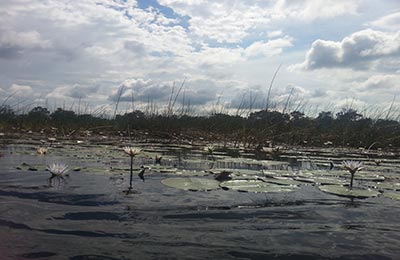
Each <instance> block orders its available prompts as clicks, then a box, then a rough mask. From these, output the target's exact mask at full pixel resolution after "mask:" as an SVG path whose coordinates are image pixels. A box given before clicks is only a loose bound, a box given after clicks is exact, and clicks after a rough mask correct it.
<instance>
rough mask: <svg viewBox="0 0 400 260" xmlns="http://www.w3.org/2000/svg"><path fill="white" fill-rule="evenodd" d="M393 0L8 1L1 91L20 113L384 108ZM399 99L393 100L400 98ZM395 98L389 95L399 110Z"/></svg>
mask: <svg viewBox="0 0 400 260" xmlns="http://www.w3.org/2000/svg"><path fill="white" fill-rule="evenodd" d="M399 56H400V2H399V1H398V0H381V1H378V0H369V1H364V0H304V1H296V0H277V1H262V0H248V1H239V0H220V1H207V0H150V1H145V0H137V1H136V0H126V1H123V0H114V1H111V0H81V1H66V0H45V1H39V0H5V1H1V2H0V71H1V73H0V99H1V100H2V101H5V100H7V104H9V105H14V106H15V105H16V104H18V107H19V108H21V111H22V110H25V111H26V110H28V111H29V109H31V108H32V106H36V105H42V106H43V105H46V106H49V108H50V109H54V108H56V107H57V106H61V105H63V104H71V105H73V104H76V103H77V102H78V101H79V102H81V103H82V102H84V103H85V104H87V106H88V108H89V110H90V111H96V110H98V109H102V110H105V111H107V110H109V111H112V109H113V107H114V100H115V97H116V95H117V94H118V93H119V92H118V90H122V97H121V100H122V103H121V105H120V108H121V111H120V112H121V113H123V112H125V111H126V109H131V106H132V98H133V99H134V100H135V107H136V108H141V107H142V108H143V107H146V105H147V102H148V101H149V100H151V101H152V102H154V103H156V104H157V106H158V108H159V110H160V111H162V110H163V109H164V107H165V105H166V104H167V103H168V99H169V96H170V93H171V90H172V88H173V86H174V84H175V86H179V85H180V84H181V82H182V81H183V80H185V79H186V81H185V86H184V88H183V91H182V93H181V94H183V93H185V99H183V98H182V99H181V98H179V99H178V103H179V102H182V100H185V101H186V103H189V102H190V104H191V106H192V107H193V109H195V111H198V113H203V112H206V113H207V112H210V111H211V108H212V109H215V108H216V107H218V108H223V109H225V111H231V112H235V111H237V108H238V107H243V104H244V106H247V105H249V103H254V104H253V105H252V107H253V108H262V107H264V106H265V104H264V103H263V102H265V96H266V93H267V88H268V85H269V82H270V80H271V78H272V76H273V74H274V72H275V70H276V69H277V67H278V66H279V65H280V64H282V67H281V69H280V70H279V73H278V75H277V78H276V81H275V83H274V86H273V89H272V97H271V98H272V103H273V106H274V108H276V109H278V110H279V109H282V108H283V106H284V105H285V104H286V103H287V100H288V98H289V96H290V93H292V95H291V96H290V102H289V103H290V104H291V107H290V109H292V110H293V109H296V108H297V109H301V110H303V111H304V112H307V113H309V114H312V113H313V111H314V113H315V111H318V110H328V109H329V110H335V111H338V110H340V109H341V108H342V107H349V106H352V107H354V108H357V109H358V110H360V111H365V112H366V113H371V114H372V113H373V112H372V111H376V110H377V109H378V110H379V111H385V109H388V107H389V106H390V104H391V102H392V100H393V98H394V97H397V96H398V95H399V94H400V86H399V83H398V82H400V75H399V73H400V71H399V70H400V69H399V68H400V61H399V60H400V59H399ZM396 100H397V101H396ZM398 102H400V97H398V98H395V106H394V107H395V109H399V108H398V104H399V103H398Z"/></svg>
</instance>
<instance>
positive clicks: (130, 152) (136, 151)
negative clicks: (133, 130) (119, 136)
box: [123, 146, 142, 157]
mask: <svg viewBox="0 0 400 260" xmlns="http://www.w3.org/2000/svg"><path fill="white" fill-rule="evenodd" d="M123 150H124V152H125V153H126V154H128V155H129V156H131V157H134V156H135V155H138V154H140V152H141V151H142V150H141V149H139V148H133V147H130V146H126V147H124V148H123Z"/></svg>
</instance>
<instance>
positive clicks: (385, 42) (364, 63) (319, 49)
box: [299, 29, 400, 70]
mask: <svg viewBox="0 0 400 260" xmlns="http://www.w3.org/2000/svg"><path fill="white" fill-rule="evenodd" d="M398 55H400V32H396V33H391V32H382V31H375V30H371V29H367V30H362V31H358V32H355V33H353V34H351V35H350V36H348V37H345V38H344V39H343V40H342V41H340V42H335V41H325V40H316V41H314V42H313V44H312V45H311V49H310V50H309V51H308V52H307V54H306V59H305V61H304V62H303V63H302V64H300V65H299V67H301V68H303V69H307V70H313V69H320V68H334V67H350V68H353V69H370V68H372V67H373V66H377V65H379V62H381V61H382V60H384V59H386V58H391V57H397V56H398ZM377 63H378V64H377Z"/></svg>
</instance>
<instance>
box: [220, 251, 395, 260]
mask: <svg viewBox="0 0 400 260" xmlns="http://www.w3.org/2000/svg"><path fill="white" fill-rule="evenodd" d="M228 254H229V255H230V256H233V257H235V258H236V259H243V260H244V259H246V260H392V258H390V257H387V256H382V255H375V254H369V255H344V256H334V257H327V256H322V255H315V254H271V253H258V252H239V251H230V252H228Z"/></svg>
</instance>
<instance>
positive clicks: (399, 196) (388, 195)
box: [383, 192, 400, 200]
mask: <svg viewBox="0 0 400 260" xmlns="http://www.w3.org/2000/svg"><path fill="white" fill-rule="evenodd" d="M383 196H384V197H386V198H389V199H392V200H400V193H398V192H384V193H383Z"/></svg>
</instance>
